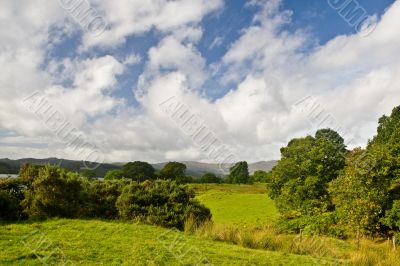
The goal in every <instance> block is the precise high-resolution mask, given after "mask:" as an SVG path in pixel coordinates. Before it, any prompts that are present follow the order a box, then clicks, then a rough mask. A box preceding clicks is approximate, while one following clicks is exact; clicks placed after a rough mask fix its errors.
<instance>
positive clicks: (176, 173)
mask: <svg viewBox="0 0 400 266" xmlns="http://www.w3.org/2000/svg"><path fill="white" fill-rule="evenodd" d="M185 172H186V165H185V164H183V163H179V162H169V163H167V164H166V165H164V167H163V168H162V169H161V170H160V173H159V176H160V178H161V179H167V180H176V181H177V182H178V183H187V180H188V178H187V177H186V176H185Z"/></svg>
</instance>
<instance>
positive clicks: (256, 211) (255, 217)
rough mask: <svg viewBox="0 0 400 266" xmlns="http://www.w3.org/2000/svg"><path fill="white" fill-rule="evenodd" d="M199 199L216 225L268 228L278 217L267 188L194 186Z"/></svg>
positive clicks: (222, 185) (260, 186)
mask: <svg viewBox="0 0 400 266" xmlns="http://www.w3.org/2000/svg"><path fill="white" fill-rule="evenodd" d="M193 188H194V189H195V190H196V192H197V195H198V196H197V199H198V200H199V201H200V202H202V203H203V204H204V205H206V206H207V207H208V208H210V210H211V213H212V215H213V221H214V222H215V223H216V224H223V225H235V226H238V227H255V226H258V227H260V226H265V225H268V224H271V223H273V222H274V220H275V219H276V218H277V217H278V211H277V209H276V207H275V203H274V201H273V200H271V199H270V198H269V197H268V196H267V194H266V187H265V185H232V184H220V185H212V184H206V185H193Z"/></svg>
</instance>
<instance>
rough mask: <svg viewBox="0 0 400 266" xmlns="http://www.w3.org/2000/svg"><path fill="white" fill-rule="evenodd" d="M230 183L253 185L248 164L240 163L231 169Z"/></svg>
mask: <svg viewBox="0 0 400 266" xmlns="http://www.w3.org/2000/svg"><path fill="white" fill-rule="evenodd" d="M228 182H229V183H231V184H249V183H251V180H250V176H249V168H248V165H247V162H245V161H243V162H238V163H236V164H235V165H233V166H232V167H231V168H230V169H229V176H228Z"/></svg>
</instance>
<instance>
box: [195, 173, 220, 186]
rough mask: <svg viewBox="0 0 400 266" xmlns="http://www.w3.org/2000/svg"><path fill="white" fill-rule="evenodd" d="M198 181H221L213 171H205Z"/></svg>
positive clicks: (216, 182)
mask: <svg viewBox="0 0 400 266" xmlns="http://www.w3.org/2000/svg"><path fill="white" fill-rule="evenodd" d="M199 182H200V183H215V184H218V183H221V182H222V179H221V178H219V177H218V176H216V175H215V174H213V173H205V174H204V175H202V177H201V178H200V180H199Z"/></svg>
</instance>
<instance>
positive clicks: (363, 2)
mask: <svg viewBox="0 0 400 266" xmlns="http://www.w3.org/2000/svg"><path fill="white" fill-rule="evenodd" d="M341 1H344V0H341ZM330 2H331V3H332V2H340V1H336V0H335V1H333V0H326V1H321V0H304V1H298V0H250V1H244V0H238V1H228V0H225V1H224V0H181V1H172V2H171V1H167V0H160V1H147V2H143V1H140V0H120V1H118V2H111V1H106V0H96V1H89V2H85V3H88V4H89V5H90V6H89V7H92V8H93V10H95V11H96V15H97V16H98V17H100V18H101V19H104V21H105V26H106V27H105V28H104V29H103V31H101V32H100V34H98V35H96V36H94V35H93V34H92V33H91V32H90V31H88V30H87V29H86V28H85V27H86V26H87V24H86V25H84V24H83V23H82V21H79V19H78V18H77V14H76V13H74V12H73V11H71V10H69V9H68V8H67V7H65V6H62V5H61V4H60V3H58V2H57V1H55V2H54V3H53V2H48V1H45V0H32V1H31V2H29V4H25V5H23V6H22V4H21V3H17V2H15V1H13V0H6V1H2V3H1V4H0V8H1V10H3V13H2V14H1V16H0V21H4V23H8V25H9V27H3V28H2V29H1V30H0V61H1V62H2V65H3V66H4V71H3V72H2V73H1V76H0V78H1V80H2V82H1V83H0V87H1V90H0V92H1V95H0V96H1V97H0V99H1V100H0V101H1V104H2V106H7V107H3V110H2V112H1V113H0V118H1V119H0V147H3V149H2V150H0V157H11V158H21V157H54V156H57V157H64V158H69V159H77V158H81V157H82V155H81V154H77V153H76V151H74V149H73V147H72V148H71V147H70V146H68V141H66V140H65V139H64V140H63V139H59V138H57V136H55V134H54V132H52V131H51V130H49V128H48V127H47V126H46V123H45V121H46V120H45V121H43V115H42V117H40V116H39V117H38V116H37V115H35V114H34V113H32V110H27V108H26V104H25V106H24V104H23V101H22V99H24V98H26V97H28V96H29V95H31V94H32V93H34V92H41V93H42V94H43V97H45V98H46V99H47V100H48V102H49V103H51V104H52V106H54V107H57V108H55V109H56V110H57V111H58V112H59V113H60V114H62V117H63V119H65V120H66V121H68V123H70V124H71V125H73V126H74V129H75V130H74V132H75V131H76V132H79V133H74V134H81V135H82V136H85V139H86V140H87V142H90V144H93V146H95V147H96V149H98V150H99V151H101V153H102V154H103V155H104V158H105V160H106V161H128V160H136V159H141V160H148V161H151V162H160V161H166V160H198V161H208V162H212V161H213V159H212V158H210V156H209V155H207V152H205V151H203V150H202V149H201V147H199V146H198V145H196V143H195V141H193V139H192V138H191V136H188V135H187V134H185V133H184V130H182V128H181V126H180V125H179V124H174V121H173V119H172V120H171V117H168V114H165V112H164V113H163V112H162V110H160V108H159V103H160V102H162V101H163V100H165V99H166V98H168V97H172V96H173V97H175V99H178V100H179V103H181V104H183V105H185V106H188V107H189V109H190V112H191V113H193V114H195V115H196V116H198V117H200V118H201V120H202V121H203V125H204V126H206V128H208V129H210V130H211V131H212V132H213V136H215V137H216V138H217V139H218V142H220V143H223V145H224V146H226V147H228V148H229V150H230V151H231V152H232V153H233V154H235V156H236V157H237V158H239V159H244V160H249V161H259V160H269V159H276V158H279V156H280V155H279V148H280V147H281V146H283V145H286V143H287V142H288V141H289V140H290V139H291V138H293V137H299V136H304V135H306V134H312V133H313V132H314V131H315V130H316V129H317V128H318V127H336V128H338V129H340V130H341V131H342V132H339V133H341V134H342V135H346V136H347V138H348V139H349V140H351V141H349V147H353V146H363V145H365V143H366V142H367V140H368V139H369V138H371V137H372V136H373V134H374V132H375V129H376V121H377V119H378V118H379V116H381V115H382V114H384V113H388V112H390V110H391V108H393V107H394V106H395V105H397V104H398V102H400V100H399V99H398V97H397V96H398V92H397V91H398V89H397V88H398V85H399V81H398V80H397V77H398V76H400V75H398V62H399V61H400V60H399V59H400V54H399V52H398V49H397V46H398V42H399V40H398V38H400V37H397V35H398V34H397V33H396V32H395V30H394V29H397V28H398V27H397V26H398V24H397V23H398V22H399V19H398V18H399V17H400V16H399V13H400V4H398V3H394V2H395V1H394V0H381V1H369V0H358V1H350V2H349V3H351V5H358V6H359V8H362V9H363V10H365V12H366V15H368V16H370V18H371V24H370V26H369V27H368V28H367V29H366V30H367V31H370V32H368V33H369V34H368V35H364V34H365V32H359V31H358V30H357V29H356V28H355V27H354V25H353V26H352V25H349V23H348V22H346V19H344V18H343V16H341V15H340V12H339V11H338V10H334V9H333V8H332V7H331V6H330V5H329V3H330ZM81 3H82V2H81ZM81 11H82V10H81ZM8 21H12V23H9V22H8ZM85 29H86V30H85ZM389 94H391V95H392V97H390V98H388V95H389ZM304 97H312V99H313V101H315V104H316V105H318V106H319V105H320V106H322V107H323V110H324V114H325V116H326V117H330V118H331V119H330V124H322V122H321V121H315V119H314V118H313V117H310V113H309V112H310V111H304V110H302V109H301V108H298V106H296V105H295V103H296V102H298V101H299V100H301V99H302V98H304ZM360 99H362V100H360ZM21 102H22V104H21ZM344 106H345V107H344ZM28 109H29V108H28ZM307 112H308V113H307ZM350 113H351V114H352V115H351V116H350V115H349V114H350ZM367 114H368V115H367ZM313 119H314V120H313ZM16 121H17V122H16Z"/></svg>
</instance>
